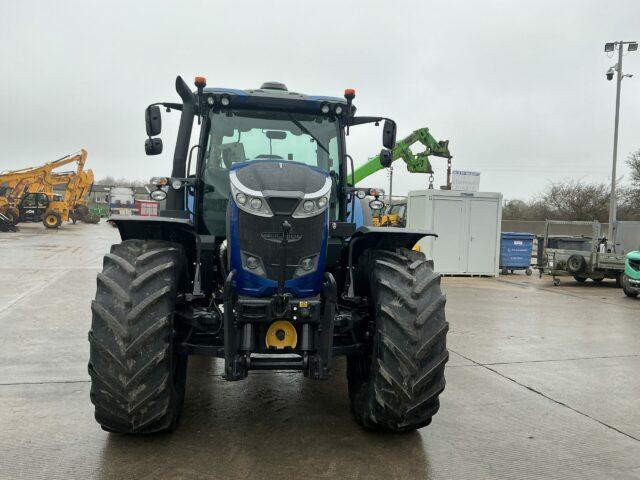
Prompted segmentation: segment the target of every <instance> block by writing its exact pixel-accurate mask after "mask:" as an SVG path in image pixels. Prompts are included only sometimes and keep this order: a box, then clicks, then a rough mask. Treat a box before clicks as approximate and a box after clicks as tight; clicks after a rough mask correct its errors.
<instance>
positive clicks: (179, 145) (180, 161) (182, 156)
mask: <svg viewBox="0 0 640 480" xmlns="http://www.w3.org/2000/svg"><path fill="white" fill-rule="evenodd" d="M176 92H178V95H180V98H181V99H182V113H181V115H180V126H179V128H178V137H177V139H176V148H175V150H174V153H173V169H172V170H171V176H172V177H177V178H185V177H186V176H187V171H186V165H187V155H188V153H189V141H190V140H191V129H192V128H193V116H194V114H195V106H196V102H195V98H194V95H193V92H192V91H191V89H190V88H189V86H188V85H187V84H186V82H185V81H184V80H183V79H182V77H181V76H180V75H178V76H177V77H176ZM184 194H185V192H184V189H180V190H174V189H172V188H171V189H169V192H168V195H167V210H184Z"/></svg>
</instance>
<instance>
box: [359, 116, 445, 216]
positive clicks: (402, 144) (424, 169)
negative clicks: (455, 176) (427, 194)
mask: <svg viewBox="0 0 640 480" xmlns="http://www.w3.org/2000/svg"><path fill="white" fill-rule="evenodd" d="M418 143H419V144H422V145H424V147H425V150H424V151H423V152H420V153H413V152H412V151H411V147H412V146H413V145H415V144H418ZM430 155H433V156H436V157H441V158H446V159H447V185H446V186H445V187H443V188H446V189H447V190H450V189H451V159H452V158H453V157H452V155H451V152H449V140H436V139H435V138H434V137H433V135H431V133H430V132H429V129H428V128H427V127H423V128H419V129H417V130H414V131H413V132H411V134H410V135H408V136H406V137H405V138H403V139H402V140H398V141H396V146H395V148H394V149H393V150H392V151H391V157H387V159H384V158H382V159H381V158H380V156H379V155H376V156H375V157H373V158H371V159H369V160H368V161H367V162H366V163H364V164H363V165H360V166H359V167H358V168H356V169H354V171H353V184H354V185H355V184H357V183H358V182H360V181H362V180H364V179H365V178H367V177H369V176H370V175H372V174H374V173H376V172H378V171H380V170H382V169H383V168H388V167H390V166H391V164H392V163H393V162H395V161H396V160H398V159H400V158H401V159H402V160H404V163H406V165H407V170H408V171H409V172H411V173H428V174H429V175H430V177H429V188H432V185H433V168H432V167H431V162H430V161H429V156H430ZM406 205H407V202H406V200H396V201H394V200H393V198H392V190H391V189H389V202H388V204H387V205H386V208H385V209H384V210H377V211H372V218H371V221H372V224H373V225H374V226H376V227H389V226H391V227H403V226H404V223H405V218H404V217H405V216H406ZM401 212H402V213H401Z"/></svg>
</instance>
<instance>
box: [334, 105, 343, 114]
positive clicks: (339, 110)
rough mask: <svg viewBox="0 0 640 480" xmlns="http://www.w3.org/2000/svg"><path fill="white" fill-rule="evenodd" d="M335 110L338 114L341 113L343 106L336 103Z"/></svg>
mask: <svg viewBox="0 0 640 480" xmlns="http://www.w3.org/2000/svg"><path fill="white" fill-rule="evenodd" d="M335 112H336V115H340V114H341V113H342V106H341V105H336V109H335Z"/></svg>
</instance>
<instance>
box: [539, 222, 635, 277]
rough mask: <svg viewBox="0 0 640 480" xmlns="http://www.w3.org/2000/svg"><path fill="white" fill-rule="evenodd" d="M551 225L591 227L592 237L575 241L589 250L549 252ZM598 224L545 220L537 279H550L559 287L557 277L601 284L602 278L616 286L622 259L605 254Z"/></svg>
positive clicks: (620, 272)
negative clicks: (539, 277) (612, 280)
mask: <svg viewBox="0 0 640 480" xmlns="http://www.w3.org/2000/svg"><path fill="white" fill-rule="evenodd" d="M551 225H591V237H590V238H588V237H576V239H578V238H579V239H584V240H586V243H587V244H588V246H589V248H588V249H585V250H574V249H562V248H550V247H549V238H550V236H549V227H550V226H551ZM601 232H602V226H601V225H600V222H598V221H597V220H594V221H592V222H577V221H564V220H547V221H546V223H545V231H544V237H543V253H542V255H543V259H542V268H541V269H540V276H542V274H543V273H544V274H547V275H551V276H552V277H553V284H554V285H555V286H558V285H560V279H559V278H558V277H563V276H571V277H573V278H574V279H575V280H576V281H577V282H585V281H586V280H587V279H591V280H593V281H594V282H597V283H599V282H601V281H602V280H604V279H605V278H613V279H615V280H616V282H617V284H618V286H620V282H621V280H622V274H623V272H624V264H625V256H624V255H622V254H618V253H612V252H608V251H606V244H607V241H606V238H605V237H603V236H602V234H601Z"/></svg>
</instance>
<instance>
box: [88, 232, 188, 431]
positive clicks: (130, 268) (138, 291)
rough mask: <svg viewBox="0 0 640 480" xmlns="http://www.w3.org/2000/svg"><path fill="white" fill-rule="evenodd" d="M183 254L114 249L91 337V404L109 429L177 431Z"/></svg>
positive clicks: (160, 247) (166, 248) (158, 245)
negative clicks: (177, 345)
mask: <svg viewBox="0 0 640 480" xmlns="http://www.w3.org/2000/svg"><path fill="white" fill-rule="evenodd" d="M184 266H185V261H184V258H183V252H182V249H181V248H180V247H179V246H178V245H175V244H172V243H169V242H162V241H146V240H126V241H124V242H122V243H121V244H118V245H114V246H113V247H111V253H109V254H108V255H106V256H105V257H104V264H103V270H102V273H99V274H98V288H97V292H96V298H95V300H94V301H93V303H92V305H91V310H92V312H93V316H92V320H91V331H90V332H89V344H90V356H89V375H90V376H91V402H92V403H93V404H94V405H95V418H96V420H97V421H98V423H99V424H100V425H101V426H102V428H103V429H104V430H107V431H110V432H118V433H153V432H159V431H164V430H172V429H173V428H174V427H175V426H176V424H177V422H178V419H179V417H180V411H181V410H182V403H183V399H184V389H185V379H186V367H187V356H186V355H180V354H178V352H177V351H176V349H175V343H176V342H175V339H176V336H177V335H176V331H175V330H174V324H173V317H174V310H175V307H176V297H177V289H178V282H179V281H180V274H181V272H182V271H183V269H184Z"/></svg>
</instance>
